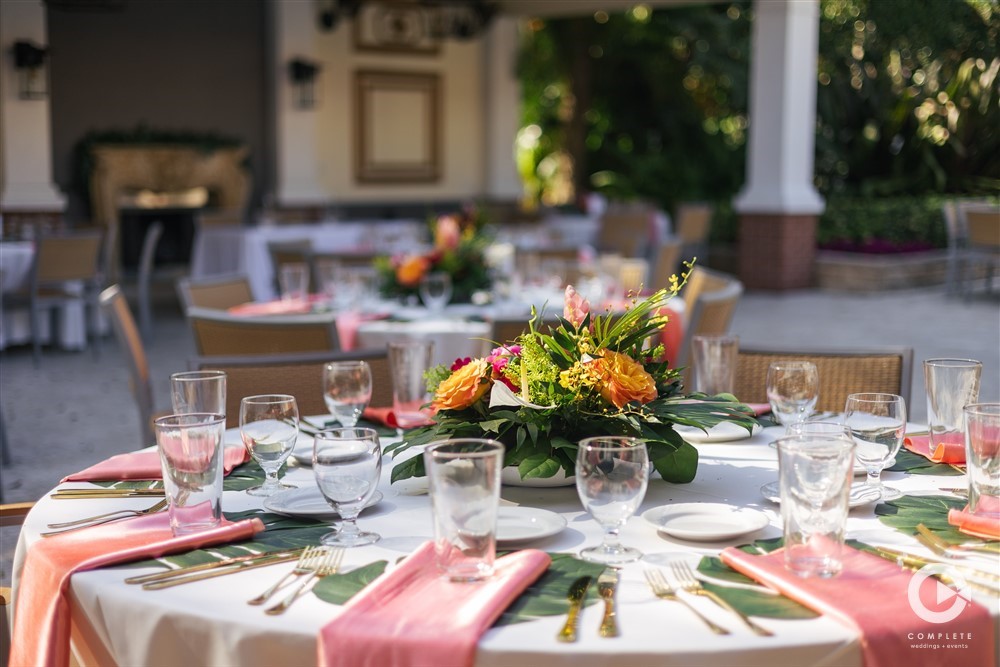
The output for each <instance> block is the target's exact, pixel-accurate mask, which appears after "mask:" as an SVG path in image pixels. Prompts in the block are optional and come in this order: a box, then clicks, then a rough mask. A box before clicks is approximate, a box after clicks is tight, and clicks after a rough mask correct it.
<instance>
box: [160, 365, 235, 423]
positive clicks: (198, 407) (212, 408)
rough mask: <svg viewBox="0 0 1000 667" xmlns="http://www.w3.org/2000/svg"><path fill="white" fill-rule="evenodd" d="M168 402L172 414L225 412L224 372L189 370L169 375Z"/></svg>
mask: <svg viewBox="0 0 1000 667" xmlns="http://www.w3.org/2000/svg"><path fill="white" fill-rule="evenodd" d="M170 403H171V405H172V406H173V409H174V414H177V415H185V414H190V413H192V412H214V413H217V414H221V415H224V414H226V372H225V371H191V372H189V373H174V374H173V375H171V376H170Z"/></svg>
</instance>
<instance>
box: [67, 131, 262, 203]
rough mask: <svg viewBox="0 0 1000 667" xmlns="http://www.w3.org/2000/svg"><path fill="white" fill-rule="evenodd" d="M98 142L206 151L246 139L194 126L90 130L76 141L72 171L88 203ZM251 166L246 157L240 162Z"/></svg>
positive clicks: (81, 193)
mask: <svg viewBox="0 0 1000 667" xmlns="http://www.w3.org/2000/svg"><path fill="white" fill-rule="evenodd" d="M101 144H111V145H118V146H150V145H159V146H186V147H189V148H196V149H198V150H201V151H203V152H205V153H210V152H211V151H214V150H218V149H220V148H238V147H240V146H245V145H246V141H244V140H243V139H240V138H239V137H234V136H231V135H226V134H221V133H218V132H201V131H197V130H164V129H158V128H152V127H148V126H146V125H142V124H139V125H136V126H135V127H134V128H132V129H124V130H123V129H112V130H91V131H90V132H88V133H87V134H85V135H83V137H82V138H81V139H80V140H79V141H77V142H76V146H75V147H74V148H73V164H74V169H73V173H74V174H75V176H76V178H75V180H74V183H73V184H72V185H73V188H74V189H75V190H76V192H77V194H79V195H80V197H81V198H82V199H83V201H84V203H85V204H86V205H87V207H89V206H90V176H91V174H92V173H93V172H94V150H93V149H94V147H95V146H98V145H101ZM243 166H244V167H245V168H246V169H250V160H249V157H248V158H247V160H246V161H245V162H244V165H243Z"/></svg>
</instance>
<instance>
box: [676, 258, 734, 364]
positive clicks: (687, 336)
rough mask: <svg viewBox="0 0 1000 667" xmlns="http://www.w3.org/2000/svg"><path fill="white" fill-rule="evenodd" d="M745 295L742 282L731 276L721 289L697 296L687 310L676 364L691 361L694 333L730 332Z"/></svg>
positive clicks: (703, 292) (704, 334) (716, 334)
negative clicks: (738, 307)
mask: <svg viewBox="0 0 1000 667" xmlns="http://www.w3.org/2000/svg"><path fill="white" fill-rule="evenodd" d="M742 295H743V283H741V282H740V281H739V280H736V279H735V278H732V279H730V280H728V281H727V282H726V284H725V285H723V286H722V287H720V288H719V289H716V290H712V291H702V292H701V293H700V294H699V295H698V296H697V298H696V299H695V300H694V304H693V305H692V306H691V309H690V310H688V311H685V320H686V324H685V326H684V338H683V341H682V342H681V347H680V350H678V353H677V359H674V360H672V362H673V365H674V366H675V367H678V366H685V365H687V364H688V360H689V359H690V358H691V340H692V339H693V338H694V337H695V336H718V335H721V334H724V333H727V332H728V331H729V325H730V324H731V323H732V321H733V313H735V312H736V306H737V304H738V303H739V301H740V297H741V296H742Z"/></svg>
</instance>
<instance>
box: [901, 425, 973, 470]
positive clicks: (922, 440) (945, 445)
mask: <svg viewBox="0 0 1000 667" xmlns="http://www.w3.org/2000/svg"><path fill="white" fill-rule="evenodd" d="M941 439H942V442H941V443H940V444H938V446H937V447H935V448H934V449H933V450H931V436H929V435H908V436H906V437H905V438H904V439H903V446H904V447H906V448H907V449H908V450H910V451H911V452H913V453H914V454H919V455H920V456H923V457H924V458H926V459H930V460H931V461H934V463H950V464H953V465H962V466H964V465H965V435H964V434H962V433H945V434H944V435H943V436H942V438H941Z"/></svg>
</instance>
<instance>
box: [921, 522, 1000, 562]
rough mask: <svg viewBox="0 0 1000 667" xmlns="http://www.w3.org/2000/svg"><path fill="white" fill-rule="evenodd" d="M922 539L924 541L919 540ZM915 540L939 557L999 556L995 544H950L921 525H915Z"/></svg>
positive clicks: (998, 549)
mask: <svg viewBox="0 0 1000 667" xmlns="http://www.w3.org/2000/svg"><path fill="white" fill-rule="evenodd" d="M921 537H923V538H924V539H920V538H921ZM917 539H918V540H920V541H921V542H923V543H924V544H925V545H927V547H928V548H929V549H930V550H931V551H933V552H934V553H936V554H938V555H940V556H958V557H962V556H974V555H977V554H986V555H989V556H997V555H1000V548H998V545H997V544H995V543H994V544H985V543H984V544H951V543H949V542H945V541H944V540H943V539H941V538H940V537H939V536H938V535H936V534H935V533H934V532H933V531H932V530H931V529H930V528H928V527H927V526H925V525H924V524H922V523H918V524H917ZM960 551H969V552H972V553H967V554H962V553H957V552H960Z"/></svg>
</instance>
